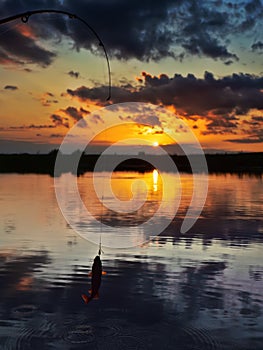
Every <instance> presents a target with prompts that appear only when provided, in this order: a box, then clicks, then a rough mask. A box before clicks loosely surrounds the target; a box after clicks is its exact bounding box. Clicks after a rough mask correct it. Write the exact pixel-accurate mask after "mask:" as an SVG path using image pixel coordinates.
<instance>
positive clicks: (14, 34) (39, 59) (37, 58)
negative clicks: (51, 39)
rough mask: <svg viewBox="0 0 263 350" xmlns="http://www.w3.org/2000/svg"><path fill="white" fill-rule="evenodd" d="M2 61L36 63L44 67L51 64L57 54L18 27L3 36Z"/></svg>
mask: <svg viewBox="0 0 263 350" xmlns="http://www.w3.org/2000/svg"><path fill="white" fill-rule="evenodd" d="M0 51H1V54H3V57H2V58H1V63H3V64H4V63H13V64H26V63H35V64H38V65H40V66H42V67H47V66H49V65H50V64H51V63H52V62H53V60H54V58H55V57H56V54H55V53H54V52H51V51H49V50H47V49H45V48H44V47H41V46H40V45H39V44H38V43H37V42H36V40H35V39H33V38H31V37H30V36H26V35H23V33H22V32H20V31H19V30H18V29H13V30H9V31H7V32H6V33H5V35H3V36H1V41H0Z"/></svg>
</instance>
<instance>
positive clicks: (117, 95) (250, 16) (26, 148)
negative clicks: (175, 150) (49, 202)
mask: <svg viewBox="0 0 263 350" xmlns="http://www.w3.org/2000/svg"><path fill="white" fill-rule="evenodd" d="M0 5H1V6H0V18H5V17H8V16H12V15H15V14H18V13H20V12H25V11H29V10H36V9H60V10H64V11H68V12H70V13H74V14H76V15H78V16H79V17H81V18H83V19H84V20H85V21H87V22H88V24H89V25H91V26H92V28H93V29H94V30H95V31H96V33H97V34H98V35H99V37H100V38H101V40H102V42H103V43H104V45H105V48H106V51H107V54H108V56H109V60H110V66H111V78H112V87H111V90H112V92H111V99H110V100H109V101H107V96H108V71H107V62H106V60H105V56H104V52H103V50H102V47H101V46H100V45H99V42H98V40H97V38H96V37H95V35H94V34H93V33H92V32H91V31H90V30H89V29H88V28H87V26H85V25H84V24H83V23H81V22H80V21H78V20H77V19H72V18H68V16H65V15H62V14H41V15H34V16H31V17H30V18H29V21H28V22H27V23H23V22H22V21H21V20H20V19H17V20H15V21H12V22H9V23H8V24H4V25H1V26H0V74H1V83H0V104H1V109H0V153H21V152H29V153H36V152H40V153H42V152H47V151H49V150H51V149H54V148H57V147H59V145H60V143H61V142H62V140H63V138H64V136H65V135H66V134H67V133H68V132H69V131H70V130H71V128H72V126H73V125H74V124H75V123H77V122H79V121H82V124H81V125H80V126H81V127H80V129H85V132H86V133H87V139H91V138H92V137H93V138H94V139H93V141H92V142H93V144H94V145H97V146H98V147H99V146H100V145H105V144H110V143H112V142H117V141H118V140H121V138H125V137H126V138H129V137H131V138H139V139H141V138H142V139H143V140H144V141H145V140H146V141H147V142H148V143H149V144H150V145H151V144H152V145H153V144H155V145H157V143H158V144H159V145H164V146H167V147H168V146H172V144H173V142H174V140H175V139H176V138H177V137H178V133H179V132H180V130H179V131H178V124H177V122H176V121H178V118H179V119H181V120H183V121H184V123H186V124H187V125H188V127H189V128H190V130H191V131H192V132H193V133H194V134H195V135H196V137H197V139H198V140H199V142H200V144H201V146H202V148H203V149H204V150H205V152H208V153H209V152H221V151H223V152H232V151H234V152H240V151H242V152H253V151H263V59H262V58H263V16H262V13H263V1H262V0H244V1H237V0H203V1H194V0H183V1H181V0H178V1H175V0H174V1H171V0H163V1H153V0H152V1H150V0H140V1H139V0H133V1H126V0H96V1H95V0H89V1H87V0H74V1H69V0H64V1H59V0H34V1H33V0H29V1H28V0H27V1H22V0H3V1H1V0H0ZM123 102H126V103H127V102H142V103H147V104H151V105H154V106H156V109H155V108H149V109H147V108H146V109H145V110H144V113H142V112H140V113H137V112H136V111H134V109H132V108H131V109H130V110H127V108H126V110H125V109H120V108H115V112H116V113H115V117H113V116H112V114H110V115H109V116H108V117H106V116H105V115H103V113H101V112H100V111H101V109H102V108H105V107H107V106H111V107H110V108H112V111H114V106H115V104H118V103H123ZM149 106H150V105H149ZM158 107H161V108H162V113H159V109H158ZM163 111H167V113H163ZM105 118H106V119H107V118H108V120H106V119H105ZM110 118H116V119H118V121H119V122H122V123H123V126H119V127H116V128H115V129H114V128H113V129H114V130H113V129H112V130H111V131H107V127H108V126H109V124H110V123H108V122H109V119H110ZM127 122H135V123H137V126H138V127H134V126H133V127H132V128H130V129H129V128H126V127H125V125H126V123H127ZM147 125H149V126H148V128H147ZM101 130H104V132H101ZM81 132H82V136H83V130H81ZM170 135H171V138H170ZM179 139H180V142H181V143H182V142H186V143H187V142H188V141H187V135H186V133H184V131H183V130H182V131H181V135H180V137H179ZM98 149H99V148H98ZM171 149H172V148H171Z"/></svg>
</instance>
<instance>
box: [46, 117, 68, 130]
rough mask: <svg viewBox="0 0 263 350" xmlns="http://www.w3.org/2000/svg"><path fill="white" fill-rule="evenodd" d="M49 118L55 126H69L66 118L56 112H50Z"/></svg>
mask: <svg viewBox="0 0 263 350" xmlns="http://www.w3.org/2000/svg"><path fill="white" fill-rule="evenodd" d="M50 119H51V121H52V123H53V124H54V125H55V126H64V127H66V128H69V123H68V121H67V119H66V118H63V117H61V116H60V115H58V114H52V115H51V116H50Z"/></svg>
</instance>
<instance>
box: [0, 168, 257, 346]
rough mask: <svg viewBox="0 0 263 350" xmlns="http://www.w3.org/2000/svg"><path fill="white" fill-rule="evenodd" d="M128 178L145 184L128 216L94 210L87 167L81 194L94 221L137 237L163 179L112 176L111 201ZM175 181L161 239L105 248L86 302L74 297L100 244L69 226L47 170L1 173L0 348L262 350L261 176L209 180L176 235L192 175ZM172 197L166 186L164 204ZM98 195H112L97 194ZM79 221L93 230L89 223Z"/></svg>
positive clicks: (125, 192)
mask: <svg viewBox="0 0 263 350" xmlns="http://www.w3.org/2000/svg"><path fill="white" fill-rule="evenodd" d="M104 175H105V174H104ZM104 175H103V174H102V175H101V180H102V181H103V176H104ZM63 176H64V175H63ZM70 176H72V175H69V174H65V177H64V178H63V177H62V178H61V181H66V180H70ZM166 176H167V178H166V180H167V181H170V182H171V184H175V179H174V178H173V176H174V175H172V174H167V175H166ZM138 179H139V180H144V181H145V183H146V184H147V186H148V189H149V192H148V197H147V203H146V204H145V205H144V206H143V208H141V209H139V210H137V211H136V212H135V213H133V214H129V215H119V214H116V213H115V214H114V212H112V211H109V210H107V209H105V208H104V209H103V210H102V209H101V208H102V206H101V204H100V203H99V201H98V199H97V198H96V196H95V194H94V192H93V191H92V190H91V174H85V175H84V176H83V177H80V178H79V189H80V193H81V196H82V199H83V201H84V202H85V204H86V205H87V207H90V208H92V210H93V215H94V216H95V217H97V218H99V217H101V218H102V220H103V222H105V223H108V224H114V225H119V226H121V225H124V226H125V225H129V226H130V227H131V226H132V227H134V232H135V234H138V232H137V231H136V230H137V228H136V223H140V222H142V221H143V220H147V218H148V216H149V213H151V212H152V211H154V210H155V209H156V208H157V207H158V205H159V202H160V200H161V196H160V193H161V188H162V185H161V183H159V180H156V178H154V177H153V174H151V173H148V174H137V173H115V174H114V175H113V179H112V186H113V190H114V193H115V194H116V196H117V197H118V198H119V199H121V200H127V199H129V198H130V197H131V191H130V186H131V183H132V182H133V181H134V180H138ZM181 181H182V198H181V204H180V207H179V209H178V211H177V214H176V217H175V219H174V220H173V222H172V223H171V225H170V226H169V227H168V228H167V229H166V230H165V231H164V232H163V233H162V235H161V236H158V237H156V238H154V239H153V240H152V241H151V242H150V243H147V244H144V245H142V246H140V247H137V248H130V249H121V250H120V249H112V248H103V251H104V254H103V255H102V263H103V268H104V270H105V271H107V275H106V276H103V280H102V285H101V288H100V298H99V300H94V301H92V302H91V303H90V304H88V305H86V304H84V302H83V300H82V298H81V294H82V293H87V291H88V289H89V286H90V278H89V277H88V273H89V271H90V270H91V266H92V262H93V259H94V257H95V255H96V254H97V252H98V246H97V245H95V244H93V243H90V242H88V241H87V240H85V239H83V238H82V237H80V236H79V235H77V234H76V233H75V232H74V230H72V229H71V228H70V226H69V225H67V223H66V221H65V219H64V217H63V216H62V214H61V212H60V209H59V208H58V205H57V201H56V197H55V194H54V182H53V179H52V178H51V177H49V176H46V175H29V174H27V175H16V174H10V175H8V174H6V175H2V174H1V175H0V210H1V218H0V234H1V246H0V276H1V277H0V278H1V279H0V282H1V284H0V295H1V298H0V349H121V350H125V349H179V350H184V349H186V350H190V349H193V350H197V349H198V350H202V349H205V350H206V349H209V350H210V349H227V350H228V349H229V350H230V349H244V350H250V349H251V350H252V349H253V350H259V349H261V350H262V344H263V298H262V297H263V257H262V254H263V240H262V238H263V218H262V212H263V191H262V185H263V181H262V179H261V178H259V177H248V176H243V177H238V176H235V175H210V176H209V193H208V197H207V201H206V205H205V207H204V210H203V213H202V215H201V217H200V219H199V220H198V222H197V223H196V224H195V226H194V227H193V228H192V229H191V230H190V232H189V233H187V234H184V235H182V234H180V225H181V223H182V220H183V217H184V214H185V212H186V210H187V207H188V206H189V203H190V200H191V193H192V180H191V176H190V175H181ZM140 186H143V185H142V183H141V182H137V183H136V186H135V188H134V191H135V193H141V187H140ZM177 195H178V189H177V187H176V185H171V193H170V197H169V199H168V201H170V205H171V206H173V205H174V201H176V196H177ZM104 201H105V205H106V204H110V202H111V196H110V194H109V193H107V192H106V193H105V199H104ZM73 204H74V203H73ZM73 207H74V205H73ZM77 214H78V213H77V211H76V218H77V219H79V218H78V215H77ZM160 215H165V213H164V212H162V213H161V214H160ZM82 219H83V218H82ZM82 222H83V221H82ZM84 224H85V230H87V232H89V231H92V230H94V227H95V226H94V223H93V222H92V221H86V222H84ZM84 224H83V225H84Z"/></svg>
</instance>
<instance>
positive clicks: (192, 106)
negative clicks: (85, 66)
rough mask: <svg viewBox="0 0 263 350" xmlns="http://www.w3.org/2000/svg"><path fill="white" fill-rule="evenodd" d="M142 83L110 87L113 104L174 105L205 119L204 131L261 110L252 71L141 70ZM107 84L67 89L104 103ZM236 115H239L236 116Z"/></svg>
mask: <svg viewBox="0 0 263 350" xmlns="http://www.w3.org/2000/svg"><path fill="white" fill-rule="evenodd" d="M141 79H143V82H144V84H143V85H142V84H140V85H139V86H136V85H135V86H134V87H131V88H130V87H128V88H124V87H121V86H113V87H112V103H120V102H129V101H131V102H134V101H136V102H150V103H153V104H161V105H163V106H173V107H174V108H175V109H176V111H177V113H179V114H181V115H183V116H185V117H187V118H191V119H194V120H196V119H198V118H200V117H201V118H204V119H205V120H207V132H211V133H212V132H215V133H222V132H224V131H226V130H228V131H230V130H231V129H232V130H233V129H235V128H237V127H238V126H239V123H238V121H239V118H241V117H242V116H243V115H246V114H247V113H248V112H249V111H250V110H252V109H255V110H259V111H262V110H263V98H262V89H263V77H262V76H256V75H252V74H242V73H239V74H232V75H230V76H225V77H222V78H216V77H214V75H213V74H212V73H210V72H205V74H204V77H203V78H197V77H195V76H194V75H193V74H188V75H187V76H185V77H184V76H182V75H181V74H175V75H174V76H173V77H172V78H170V77H168V76H167V75H165V74H161V75H160V76H158V77H157V76H152V75H151V74H148V73H146V72H143V73H142V78H141ZM105 91H106V87H104V86H101V87H94V88H88V87H85V86H81V87H79V88H77V89H76V90H70V89H68V90H67V93H68V94H69V95H70V96H73V97H77V98H78V99H79V100H81V101H88V100H93V101H95V102H96V103H98V104H100V105H103V104H104V96H105ZM237 116H238V117H237Z"/></svg>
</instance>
